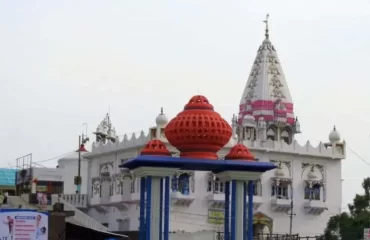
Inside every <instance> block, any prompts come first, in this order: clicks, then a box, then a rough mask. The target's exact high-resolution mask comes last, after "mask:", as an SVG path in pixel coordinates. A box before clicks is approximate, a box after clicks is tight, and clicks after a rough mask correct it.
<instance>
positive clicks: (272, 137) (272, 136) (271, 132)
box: [267, 127, 275, 141]
mask: <svg viewBox="0 0 370 240" xmlns="http://www.w3.org/2000/svg"><path fill="white" fill-rule="evenodd" d="M267 139H268V140H269V139H270V140H272V141H275V128H274V127H270V128H269V129H268V130H267Z"/></svg>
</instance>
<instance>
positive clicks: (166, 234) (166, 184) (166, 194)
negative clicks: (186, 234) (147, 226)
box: [163, 177, 170, 240]
mask: <svg viewBox="0 0 370 240" xmlns="http://www.w3.org/2000/svg"><path fill="white" fill-rule="evenodd" d="M163 231H164V233H163V240H169V232H170V177H166V178H165V182H164V229H163Z"/></svg>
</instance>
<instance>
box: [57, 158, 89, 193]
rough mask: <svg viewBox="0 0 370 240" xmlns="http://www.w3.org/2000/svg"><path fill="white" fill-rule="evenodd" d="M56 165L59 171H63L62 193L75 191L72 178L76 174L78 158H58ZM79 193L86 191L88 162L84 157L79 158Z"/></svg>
mask: <svg viewBox="0 0 370 240" xmlns="http://www.w3.org/2000/svg"><path fill="white" fill-rule="evenodd" d="M58 166H59V168H58V169H60V171H62V172H63V182H64V194H74V193H76V185H75V184H74V178H75V176H77V174H78V160H70V159H66V160H60V161H58ZM80 173H81V178H82V184H81V194H87V193H88V186H90V184H89V182H88V162H87V160H86V159H82V160H81V172H80Z"/></svg>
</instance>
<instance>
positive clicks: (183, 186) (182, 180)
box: [178, 173, 190, 195]
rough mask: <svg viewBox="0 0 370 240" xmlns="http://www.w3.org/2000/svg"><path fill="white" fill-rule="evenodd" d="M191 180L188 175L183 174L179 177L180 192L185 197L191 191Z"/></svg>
mask: <svg viewBox="0 0 370 240" xmlns="http://www.w3.org/2000/svg"><path fill="white" fill-rule="evenodd" d="M189 179H190V176H189V174H187V173H182V174H181V175H180V176H179V181H178V182H179V189H178V191H179V192H181V193H182V194H183V195H189V194H190V190H189Z"/></svg>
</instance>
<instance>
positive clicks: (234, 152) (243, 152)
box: [225, 143, 255, 161]
mask: <svg viewBox="0 0 370 240" xmlns="http://www.w3.org/2000/svg"><path fill="white" fill-rule="evenodd" d="M254 159H255V158H254V156H253V154H252V153H251V152H250V151H249V150H248V148H247V147H246V146H244V145H243V144H241V143H238V144H236V145H235V146H234V147H232V148H231V149H230V152H229V153H228V154H227V155H226V156H225V160H249V161H251V160H254Z"/></svg>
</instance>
